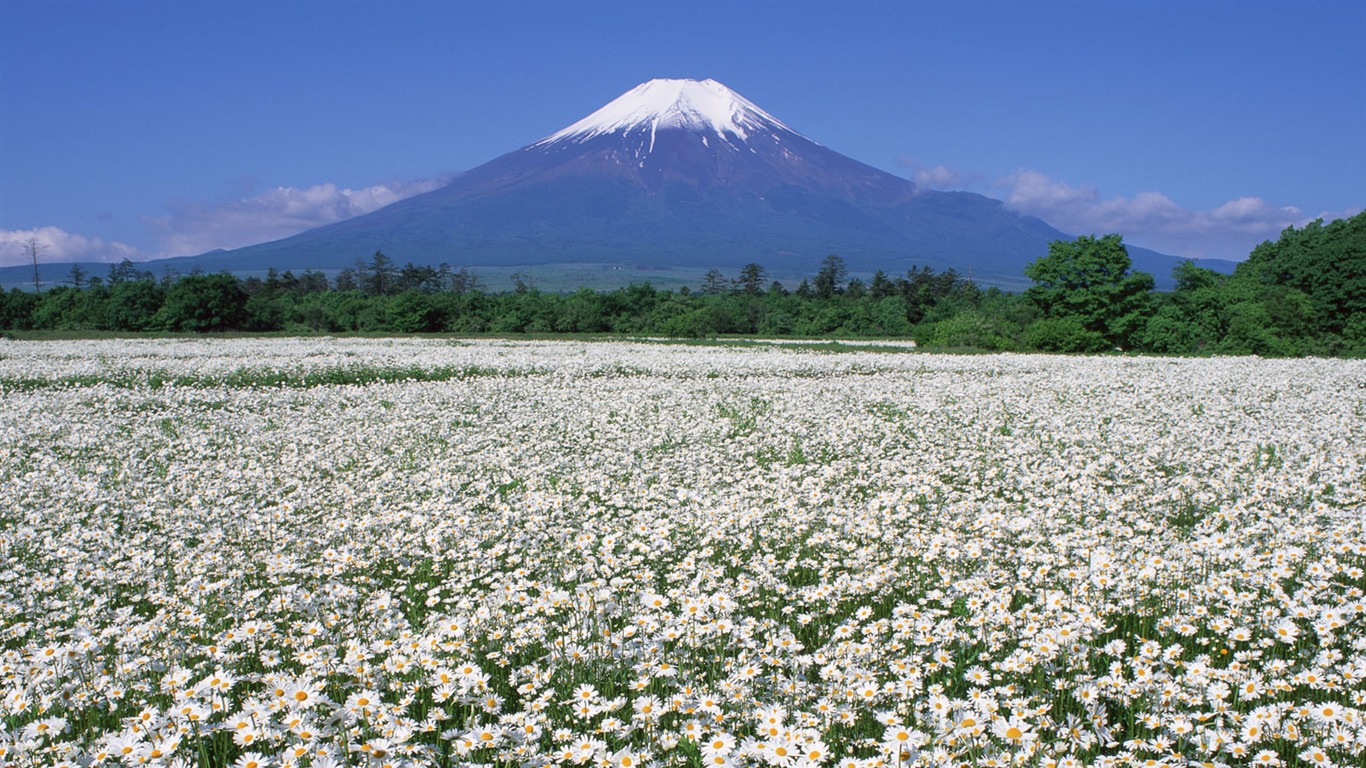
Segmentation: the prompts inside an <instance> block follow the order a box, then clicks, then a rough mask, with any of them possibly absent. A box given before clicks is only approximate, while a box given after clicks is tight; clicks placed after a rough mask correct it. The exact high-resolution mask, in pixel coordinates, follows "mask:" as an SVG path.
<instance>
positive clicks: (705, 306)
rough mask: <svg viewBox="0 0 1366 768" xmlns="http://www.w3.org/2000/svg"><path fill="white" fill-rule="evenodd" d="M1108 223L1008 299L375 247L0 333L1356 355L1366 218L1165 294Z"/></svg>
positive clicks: (60, 297)
mask: <svg viewBox="0 0 1366 768" xmlns="http://www.w3.org/2000/svg"><path fill="white" fill-rule="evenodd" d="M1131 267H1132V262H1131V261H1130V259H1129V256H1128V253H1127V250H1126V249H1125V247H1124V244H1123V241H1122V239H1121V238H1120V236H1119V235H1106V236H1103V237H1094V236H1092V237H1082V238H1078V239H1077V240H1072V241H1056V242H1054V243H1052V244H1051V246H1050V248H1049V252H1048V254H1047V255H1045V256H1043V257H1041V258H1039V259H1038V260H1036V261H1034V262H1032V263H1031V264H1029V265H1028V267H1027V268H1026V270H1025V274H1026V276H1027V277H1029V278H1030V280H1031V281H1032V282H1033V285H1032V286H1031V287H1030V288H1029V289H1027V290H1025V291H1023V292H1021V293H1014V294H1012V293H1006V292H1003V291H1001V290H999V289H996V288H987V289H983V288H981V287H980V286H978V285H977V284H976V283H975V282H974V281H973V280H971V279H969V278H967V277H965V276H963V275H961V274H959V273H957V272H955V271H954V270H952V269H949V270H945V271H942V272H936V271H934V270H933V269H930V268H929V267H917V268H913V269H911V270H910V271H908V272H907V273H906V274H904V275H898V276H892V275H888V274H886V273H884V272H882V271H879V272H877V273H875V274H873V275H872V276H871V278H870V279H868V280H866V281H865V280H863V279H860V278H858V277H850V276H849V274H848V270H847V268H846V266H845V264H844V261H843V259H842V258H840V257H839V256H836V255H832V256H829V257H827V258H826V259H825V260H824V261H823V262H822V263H821V265H820V268H819V270H818V271H817V272H816V273H815V274H814V275H811V276H810V277H808V278H807V279H804V280H802V281H801V282H800V283H799V284H798V285H796V286H793V287H790V288H789V287H788V286H785V285H783V284H782V283H781V282H778V281H773V280H769V279H768V274H767V270H766V269H765V268H764V267H763V266H762V265H760V264H757V263H756V264H748V265H746V266H745V267H743V268H742V269H740V270H739V272H738V273H737V274H735V275H734V276H728V275H726V274H724V273H722V272H721V271H719V270H712V271H711V272H709V273H707V275H706V276H705V277H704V279H703V281H702V283H701V285H699V286H698V287H697V288H696V289H690V288H686V287H685V288H681V289H679V290H661V289H657V288H655V287H653V286H651V285H650V284H648V283H643V284H636V285H630V286H627V287H625V288H619V289H615V290H610V291H594V290H591V289H588V288H582V289H580V290H578V291H575V292H573V293H563V294H561V293H550V292H543V291H540V290H537V289H536V288H535V287H534V286H533V285H531V284H530V282H529V281H528V280H526V279H525V278H524V277H522V276H514V277H513V286H512V288H511V289H510V290H506V291H498V292H495V291H490V290H488V289H487V287H486V286H485V285H483V284H482V282H481V281H480V280H479V278H478V277H477V276H476V275H475V274H474V273H472V272H471V271H470V270H469V269H452V268H450V267H449V266H447V265H441V266H438V267H431V266H422V265H414V264H406V265H403V266H401V267H400V266H398V265H396V264H394V263H393V262H392V260H390V259H389V258H388V257H387V256H385V255H384V254H383V253H382V252H377V253H376V254H374V256H373V257H372V258H371V259H369V260H368V261H364V260H363V261H360V262H358V263H357V264H356V265H355V266H354V267H352V268H349V269H346V270H343V271H341V272H340V273H338V274H337V275H336V276H335V277H333V278H331V279H329V278H328V277H327V276H325V275H324V274H322V273H321V272H316V271H306V272H303V273H302V274H298V275H296V274H294V273H292V272H283V273H280V272H277V271H275V270H271V271H270V272H269V273H268V274H267V275H266V277H264V278H259V277H248V278H245V279H240V278H237V277H234V276H232V275H230V274H227V273H218V274H191V275H187V276H180V277H176V276H169V275H168V276H163V277H161V278H160V279H158V278H156V277H155V276H154V275H152V274H151V273H148V272H145V271H142V270H139V269H138V267H137V265H135V264H132V263H131V262H127V261H125V262H123V263H121V264H118V265H114V266H113V267H111V269H110V271H109V274H108V275H107V276H105V277H103V278H100V277H87V276H86V275H84V274H83V273H81V272H80V271H79V269H73V274H72V277H71V279H70V280H69V283H70V284H69V285H63V286H59V287H56V288H50V289H48V290H46V291H43V292H27V291H21V290H18V289H14V290H11V291H10V292H9V293H8V294H5V293H0V329H9V330H65V331H117V332H147V331H152V332H170V333H186V332H188V333H205V332H231V331H243V332H286V333H344V332H371V333H456V334H524V333H530V334H599V333H604V334H633V335H659V336H671V337H679V338H705V337H714V336H721V335H741V336H744V335H757V336H774V337H784V336H787V337H801V338H821V337H845V338H913V339H915V340H916V341H917V342H918V343H919V344H920V345H922V346H926V347H932V348H975V349H984V350H1001V351H1004V350H1018V351H1030V350H1035V351H1049V352H1098V351H1106V350H1112V349H1121V350H1136V351H1144V352H1155V353H1164V354H1258V355H1264V356H1295V355H1353V356H1355V355H1363V354H1366V214H1360V215H1357V216H1355V217H1353V218H1351V219H1342V220H1338V221H1334V222H1332V223H1329V224H1326V225H1325V224H1323V222H1321V221H1316V222H1313V223H1311V224H1309V225H1307V226H1305V227H1303V228H1301V229H1295V228H1289V229H1287V230H1285V232H1283V233H1282V234H1281V237H1280V239H1279V240H1277V241H1274V242H1272V241H1268V242H1266V243H1263V244H1262V245H1260V246H1258V247H1257V248H1256V249H1254V250H1253V251H1252V253H1251V254H1250V255H1249V257H1248V259H1247V260H1246V261H1243V262H1241V263H1239V265H1238V266H1237V268H1236V269H1235V270H1234V272H1233V273H1232V274H1231V275H1223V274H1220V273H1217V272H1214V271H1211V270H1208V269H1203V268H1200V267H1197V266H1195V265H1194V264H1192V263H1189V262H1186V263H1183V264H1182V265H1180V266H1179V267H1177V268H1176V270H1175V272H1174V274H1173V277H1174V278H1175V281H1176V287H1175V289H1174V290H1172V291H1168V292H1158V291H1155V290H1154V287H1153V286H1154V280H1153V277H1152V276H1151V275H1148V274H1145V273H1143V272H1135V271H1133V270H1132V269H1131Z"/></svg>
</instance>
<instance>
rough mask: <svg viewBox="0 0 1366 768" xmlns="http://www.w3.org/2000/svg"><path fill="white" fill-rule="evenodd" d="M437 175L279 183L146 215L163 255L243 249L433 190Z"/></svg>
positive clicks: (440, 182)
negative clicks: (349, 184) (354, 185)
mask: <svg viewBox="0 0 1366 768" xmlns="http://www.w3.org/2000/svg"><path fill="white" fill-rule="evenodd" d="M444 183H445V182H444V181H443V180H439V179H427V180H423V181H416V182H408V183H395V184H376V185H374V186H370V187H365V188H364V189H345V188H339V187H337V185H335V184H317V185H314V186H312V187H309V188H307V189H299V188H296V187H276V188H275V189H272V190H268V191H266V192H263V193H261V194H259V195H253V196H250V197H242V198H238V199H236V200H231V201H229V202H226V203H219V204H209V203H195V202H184V201H180V202H175V203H173V204H172V205H171V206H170V208H171V212H170V214H169V215H166V216H157V217H151V218H149V219H147V225H148V227H149V228H150V229H151V230H152V231H153V232H154V234H155V235H156V236H157V238H158V239H159V240H160V243H161V248H160V251H161V252H160V254H159V255H161V256H193V255H196V254H200V253H204V252H205V251H211V250H214V249H215V248H240V247H242V246H246V245H253V244H255V243H263V242H267V241H270V240H278V239H280V238H282V237H288V236H290V235H293V234H297V233H299V232H303V231H304V230H307V229H312V228H314V227H320V226H322V225H324V224H332V223H334V222H338V221H342V220H343V219H349V218H352V217H355V216H360V215H361V214H364V213H369V212H371V211H374V210H377V209H379V208H383V207H384V206H386V205H389V204H390V203H393V202H397V201H399V200H402V199H404V198H406V197H412V196H413V195H416V194H420V193H422V192H429V191H431V190H433V189H436V188H437V187H439V186H441V185H442V184H444Z"/></svg>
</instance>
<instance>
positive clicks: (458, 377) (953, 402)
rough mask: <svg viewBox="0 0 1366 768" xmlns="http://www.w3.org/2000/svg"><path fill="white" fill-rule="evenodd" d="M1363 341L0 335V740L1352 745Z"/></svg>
mask: <svg viewBox="0 0 1366 768" xmlns="http://www.w3.org/2000/svg"><path fill="white" fill-rule="evenodd" d="M1364 476H1366V363H1363V362H1353V361H1324V360H1277V361H1267V360H1257V359H1206V360H1174V359H1155V358H1144V359H1129V358H1115V357H1111V358H1068V357H1042V356H973V357H949V356H934V355H926V354H918V353H914V352H898V351H893V350H888V349H883V348H881V347H870V348H868V349H858V348H854V347H830V348H829V349H825V348H822V347H820V346H817V345H807V346H796V347H783V346H781V345H744V346H735V347H726V346H717V345H711V346H689V345H675V344H657V343H626V342H595V343H578V342H505V341H478V342H454V341H443V340H384V339H347V340H333V339H310V340H263V339H254V340H248V339H223V340H214V341H195V340H156V341H147V340H94V341H65V342H63V341H50V342H18V341H5V340H0V649H3V651H2V653H3V655H2V656H0V766H9V765H14V766H30V765H35V766H36V765H111V766H112V765H128V766H137V765H148V766H159V765H194V766H228V765H237V766H242V767H243V768H252V767H253V766H255V767H256V768H260V767H262V766H267V765H277V766H286V765H292V766H319V767H328V766H335V765H356V766H375V767H376V768H377V767H378V766H387V765H406V764H413V765H442V766H449V765H463V764H485V765H495V764H496V765H499V766H521V765H526V766H537V767H539V766H549V765H552V764H553V765H582V766H591V767H592V768H640V767H642V766H647V765H651V764H653V765H657V766H660V767H661V768H662V767H663V766H683V765H687V766H699V767H701V766H710V767H711V768H732V767H738V766H772V767H773V768H814V767H815V766H838V767H839V768H882V767H884V766H885V767H895V766H911V765H977V766H991V765H1010V764H1019V765H1041V766H1072V765H1134V766H1149V765H1151V766H1159V765H1165V766H1172V767H1175V766H1185V765H1229V766H1242V765H1278V764H1280V765H1322V766H1331V765H1338V766H1359V765H1362V764H1363V761H1366V719H1364V716H1366V682H1364V681H1366V591H1364V590H1366V480H1363V477H1364Z"/></svg>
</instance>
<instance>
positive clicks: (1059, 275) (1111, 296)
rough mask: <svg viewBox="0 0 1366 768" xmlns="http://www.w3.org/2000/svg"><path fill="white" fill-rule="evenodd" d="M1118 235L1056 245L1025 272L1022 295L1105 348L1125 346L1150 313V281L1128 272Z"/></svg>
mask: <svg viewBox="0 0 1366 768" xmlns="http://www.w3.org/2000/svg"><path fill="white" fill-rule="evenodd" d="M1132 264H1133V262H1132V260H1130V258H1129V252H1128V250H1127V249H1125V247H1124V242H1123V239H1122V238H1121V237H1120V236H1119V235H1105V236H1104V237H1101V238H1095V237H1092V236H1086V237H1080V238H1077V239H1076V240H1072V241H1068V240H1055V241H1053V243H1051V244H1050V245H1049V247H1048V255H1047V256H1044V257H1042V258H1040V259H1037V260H1036V261H1033V262H1031V263H1030V264H1029V265H1028V266H1026V267H1025V276H1026V277H1028V278H1029V279H1031V280H1033V281H1034V285H1033V286H1032V287H1031V288H1029V289H1028V290H1027V291H1025V296H1027V297H1028V298H1029V300H1030V301H1031V302H1033V303H1034V304H1035V305H1036V306H1037V307H1038V308H1039V309H1040V311H1041V312H1042V313H1043V314H1044V316H1045V317H1049V318H1054V319H1068V320H1071V321H1074V322H1076V323H1079V324H1080V325H1081V326H1082V327H1083V328H1085V329H1086V330H1087V331H1090V332H1092V333H1094V334H1097V335H1099V336H1100V337H1101V338H1103V339H1105V341H1106V342H1107V343H1108V344H1111V345H1114V346H1120V347H1129V346H1131V345H1132V344H1133V342H1134V341H1135V340H1136V337H1137V336H1138V334H1139V333H1141V332H1142V330H1143V327H1144V325H1145V323H1146V321H1147V316H1148V315H1149V314H1150V312H1151V301H1152V298H1151V291H1152V289H1153V277H1152V275H1149V274H1147V273H1146V272H1130V271H1129V267H1130V266H1132Z"/></svg>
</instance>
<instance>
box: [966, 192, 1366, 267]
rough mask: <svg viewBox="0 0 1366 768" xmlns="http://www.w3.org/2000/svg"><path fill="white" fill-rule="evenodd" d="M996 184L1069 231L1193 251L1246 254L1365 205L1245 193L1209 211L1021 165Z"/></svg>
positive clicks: (1016, 202) (1021, 207) (1018, 204)
mask: <svg viewBox="0 0 1366 768" xmlns="http://www.w3.org/2000/svg"><path fill="white" fill-rule="evenodd" d="M993 187H994V189H993V191H994V192H995V193H996V194H997V195H998V196H999V197H1001V199H1002V200H1004V201H1005V204H1006V206H1007V207H1008V208H1010V209H1011V210H1013V211H1016V212H1017V213H1023V214H1026V215H1029V216H1035V217H1038V218H1040V219H1042V220H1044V221H1046V222H1048V223H1049V224H1051V225H1053V226H1054V227H1057V228H1058V229H1061V230H1062V231H1064V232H1070V233H1073V234H1079V235H1086V234H1107V233H1111V232H1118V233H1120V234H1122V235H1124V238H1125V240H1126V241H1127V242H1129V243H1132V244H1136V245H1142V246H1144V247H1146V248H1152V249H1154V250H1158V251H1162V252H1165V253H1170V254H1174V255H1178V256H1187V257H1190V258H1216V259H1229V260H1241V259H1243V258H1245V257H1246V256H1247V254H1248V253H1249V252H1251V250H1252V249H1253V248H1254V247H1256V246H1257V245H1258V244H1260V243H1261V242H1263V241H1265V240H1274V239H1276V238H1277V237H1278V236H1279V235H1280V233H1281V232H1282V231H1283V230H1284V229H1285V228H1286V227H1290V226H1295V227H1299V226H1303V225H1305V224H1307V223H1308V222H1310V221H1313V220H1314V219H1317V218H1322V219H1324V220H1325V221H1329V220H1332V219H1338V218H1343V217H1346V216H1352V215H1355V214H1356V213H1359V212H1360V210H1361V209H1359V208H1358V209H1349V210H1346V211H1324V212H1322V213H1319V214H1317V215H1314V216H1308V215H1306V214H1305V213H1304V212H1303V211H1302V210H1301V209H1300V208H1298V207H1296V206H1293V205H1290V206H1275V205H1272V204H1270V203H1268V202H1267V201H1265V200H1263V199H1262V198H1260V197H1240V198H1237V199H1235V200H1230V201H1228V202H1226V203H1224V204H1222V205H1219V206H1216V207H1214V208H1209V209H1204V210H1193V209H1189V208H1185V207H1182V206H1181V205H1179V204H1178V203H1176V202H1175V201H1174V200H1172V199H1171V198H1169V197H1167V196H1166V195H1164V194H1162V193H1161V192H1140V193H1138V194H1136V195H1134V196H1133V197H1111V198H1104V197H1102V196H1101V194H1100V192H1099V190H1097V189H1096V188H1095V187H1093V186H1080V187H1077V186H1072V185H1070V184H1068V183H1067V182H1065V181H1061V180H1058V179H1054V178H1051V177H1049V176H1047V175H1046V174H1043V173H1040V172H1039V171H1035V170H1021V171H1017V172H1015V173H1013V174H1011V175H1009V176H1006V177H1004V178H1002V179H999V180H997V181H996V183H995V184H994V185H993Z"/></svg>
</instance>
